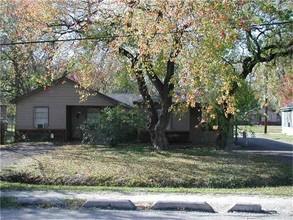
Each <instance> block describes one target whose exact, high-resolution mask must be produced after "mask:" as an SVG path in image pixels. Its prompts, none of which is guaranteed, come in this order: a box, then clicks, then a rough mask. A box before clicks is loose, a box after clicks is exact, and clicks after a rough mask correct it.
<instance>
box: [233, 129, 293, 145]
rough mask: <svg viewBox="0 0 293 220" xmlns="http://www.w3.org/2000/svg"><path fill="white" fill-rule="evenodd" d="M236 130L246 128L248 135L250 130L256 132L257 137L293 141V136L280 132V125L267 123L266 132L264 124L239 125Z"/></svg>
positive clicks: (240, 130) (241, 130)
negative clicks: (265, 131)
mask: <svg viewBox="0 0 293 220" xmlns="http://www.w3.org/2000/svg"><path fill="white" fill-rule="evenodd" d="M238 129H239V130H238V132H243V131H244V130H246V131H247V132H248V134H249V135H250V134H251V133H252V132H254V133H256V136H257V137H263V138H270V139H273V140H276V141H286V142H289V143H293V136H290V135H286V134H282V133H281V132H282V127H281V126H273V125H269V126H268V130H267V134H264V126H263V125H254V126H249V125H240V126H238Z"/></svg>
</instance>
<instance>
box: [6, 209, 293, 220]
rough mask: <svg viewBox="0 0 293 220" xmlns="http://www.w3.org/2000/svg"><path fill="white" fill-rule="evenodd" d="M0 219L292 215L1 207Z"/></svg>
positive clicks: (241, 219) (269, 219)
mask: <svg viewBox="0 0 293 220" xmlns="http://www.w3.org/2000/svg"><path fill="white" fill-rule="evenodd" d="M1 219H3V220H8V219H9V220H10V219H18V220H31V219H38V220H47V219H64V220H65V219H66V220H70V219H103V220H120V219H129V220H138V219H140V220H156V219H166V220H167V219H168V220H192V219H206V220H248V219H249V220H254V219H255V220H278V219H280V220H281V219H282V220H292V216H280V215H278V214H276V215H269V214H249V213H241V214H239V213H224V214H223V213H212V214H209V213H198V212H183V211H121V210H64V209H58V208H51V209H23V210H17V209H12V210H11V209H4V210H3V209H2V210H1Z"/></svg>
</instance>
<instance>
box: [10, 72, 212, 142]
mask: <svg viewBox="0 0 293 220" xmlns="http://www.w3.org/2000/svg"><path fill="white" fill-rule="evenodd" d="M77 85H78V84H77V83H76V82H75V81H73V80H71V79H69V78H67V77H62V78H60V79H59V80H56V81H55V82H53V83H52V85H50V86H48V87H45V88H44V87H42V88H38V89H35V90H33V91H31V92H30V93H28V94H25V95H22V96H20V97H17V98H15V99H14V100H12V103H14V104H16V139H17V140H21V139H26V138H27V139H30V138H29V137H35V136H42V137H44V139H48V138H50V136H51V138H54V139H58V140H63V141H68V140H76V139H77V140H78V139H81V138H82V132H81V129H80V125H81V123H83V122H84V121H85V119H86V118H89V117H91V116H92V115H93V114H96V113H98V112H99V111H100V110H101V109H102V108H104V107H114V106H117V105H123V106H125V108H132V107H133V102H134V101H135V100H136V99H138V97H139V96H138V95H134V94H102V93H99V92H95V93H94V94H95V95H90V96H89V97H88V98H87V99H86V101H84V102H81V101H80V95H79V92H78V89H77V87H76V86H77ZM200 121H201V111H200V108H190V109H189V111H186V112H185V113H183V114H182V115H180V116H179V115H177V114H172V116H171V119H170V122H169V126H168V129H167V135H168V137H169V140H170V142H187V143H191V142H192V143H215V142H216V132H215V131H203V130H202V128H201V127H200V126H197V125H198V124H199V123H200ZM31 139H33V138H31Z"/></svg>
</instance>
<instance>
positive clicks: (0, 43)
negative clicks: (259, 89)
mask: <svg viewBox="0 0 293 220" xmlns="http://www.w3.org/2000/svg"><path fill="white" fill-rule="evenodd" d="M292 23H293V21H284V22H274V23H264V24H255V25H251V28H252V29H255V28H257V27H262V26H274V25H287V24H292ZM194 31H195V30H185V31H171V32H165V33H160V32H159V33H154V35H168V34H175V33H182V32H184V33H186V32H194ZM144 35H145V34H140V36H144ZM131 36H134V35H132V34H129V35H112V36H99V37H98V36H97V37H83V38H69V39H53V40H36V41H16V42H7V43H6V42H5V43H2V42H0V46H11V45H24V44H42V43H56V42H69V41H86V40H109V39H113V38H120V37H131Z"/></svg>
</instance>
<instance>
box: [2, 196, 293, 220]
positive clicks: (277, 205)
mask: <svg viewBox="0 0 293 220" xmlns="http://www.w3.org/2000/svg"><path fill="white" fill-rule="evenodd" d="M0 195H1V197H17V198H55V199H56V198H58V199H84V200H101V199H105V200H131V201H132V202H133V203H134V204H135V205H136V206H138V207H139V206H144V207H150V206H151V205H152V204H153V203H155V202H157V201H169V202H195V203H204V202H206V203H208V204H209V205H211V206H212V207H213V209H214V210H215V212H218V213H227V212H228V210H229V209H230V208H231V207H232V206H234V205H235V204H259V205H261V206H262V209H263V210H265V211H276V212H277V213H278V214H280V215H281V216H293V200H292V198H291V197H277V196H258V195H244V194H239V195H237V194H234V195H231V194H229V195H220V194H216V195H212V194H180V193H149V192H112V191H111V192H110V191H101V192H85V193H78V192H71V191H7V192H0Z"/></svg>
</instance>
